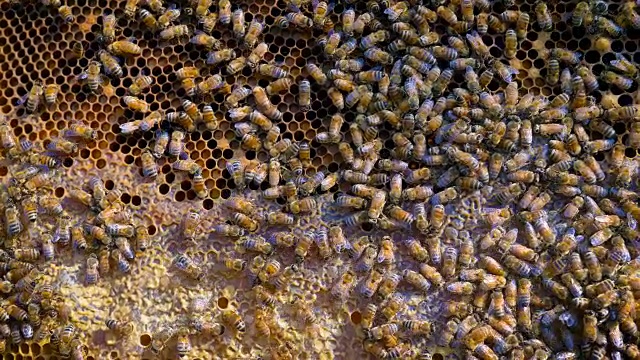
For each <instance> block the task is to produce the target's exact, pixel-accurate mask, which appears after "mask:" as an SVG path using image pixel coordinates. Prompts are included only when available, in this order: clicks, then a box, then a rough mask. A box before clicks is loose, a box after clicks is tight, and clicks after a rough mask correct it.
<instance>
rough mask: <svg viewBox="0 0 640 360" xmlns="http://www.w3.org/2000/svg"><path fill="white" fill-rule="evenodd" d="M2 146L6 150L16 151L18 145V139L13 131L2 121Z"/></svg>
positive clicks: (0, 125)
mask: <svg viewBox="0 0 640 360" xmlns="http://www.w3.org/2000/svg"><path fill="white" fill-rule="evenodd" d="M0 144H1V145H2V147H3V148H4V149H14V148H16V145H17V144H18V141H17V139H16V138H15V136H14V135H13V131H11V128H10V127H9V125H8V124H7V123H6V122H4V121H2V122H0Z"/></svg>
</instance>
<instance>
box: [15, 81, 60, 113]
mask: <svg viewBox="0 0 640 360" xmlns="http://www.w3.org/2000/svg"><path fill="white" fill-rule="evenodd" d="M43 94H44V89H43V87H42V83H40V82H38V81H36V82H34V83H33V86H32V87H31V89H30V90H29V92H28V93H27V94H26V95H25V96H24V97H22V98H21V99H20V100H19V101H18V103H17V104H18V105H22V104H26V108H27V112H28V113H30V114H32V113H34V112H36V111H38V108H39V107H40V101H41V98H42V96H43ZM54 102H55V100H54Z"/></svg>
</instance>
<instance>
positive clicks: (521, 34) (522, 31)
mask: <svg viewBox="0 0 640 360" xmlns="http://www.w3.org/2000/svg"><path fill="white" fill-rule="evenodd" d="M529 20H530V16H529V14H528V13H526V12H524V11H521V12H520V14H519V15H518V20H517V21H516V33H517V35H518V39H520V40H522V39H524V38H525V37H526V36H527V30H528V28H529Z"/></svg>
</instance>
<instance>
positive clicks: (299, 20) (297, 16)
mask: <svg viewBox="0 0 640 360" xmlns="http://www.w3.org/2000/svg"><path fill="white" fill-rule="evenodd" d="M285 17H286V19H287V21H288V22H289V23H290V24H293V25H295V26H297V27H299V28H301V29H307V28H310V27H312V26H313V20H312V19H310V18H309V17H307V16H305V15H304V14H303V13H302V12H290V13H287V14H286V15H285Z"/></svg>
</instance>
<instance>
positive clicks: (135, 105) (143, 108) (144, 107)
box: [122, 96, 151, 114]
mask: <svg viewBox="0 0 640 360" xmlns="http://www.w3.org/2000/svg"><path fill="white" fill-rule="evenodd" d="M122 101H124V103H125V105H127V107H128V108H129V109H130V110H131V111H134V112H141V113H143V114H146V113H148V112H150V111H151V110H150V108H149V104H148V103H147V102H146V101H144V100H141V99H138V98H137V97H133V96H123V97H122Z"/></svg>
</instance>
